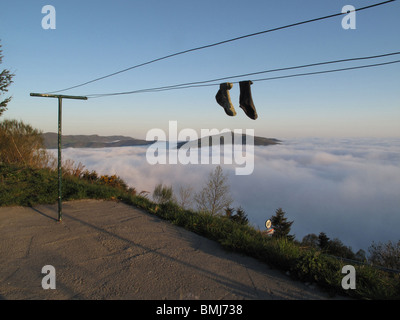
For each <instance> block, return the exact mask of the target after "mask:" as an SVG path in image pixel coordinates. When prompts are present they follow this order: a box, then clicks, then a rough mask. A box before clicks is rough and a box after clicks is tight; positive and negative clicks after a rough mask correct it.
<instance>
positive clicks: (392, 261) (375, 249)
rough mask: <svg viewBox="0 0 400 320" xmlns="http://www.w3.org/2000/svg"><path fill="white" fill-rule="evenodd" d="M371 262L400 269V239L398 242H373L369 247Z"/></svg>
mask: <svg viewBox="0 0 400 320" xmlns="http://www.w3.org/2000/svg"><path fill="white" fill-rule="evenodd" d="M368 251H369V253H370V257H369V259H368V260H369V262H371V263H372V264H374V265H378V266H381V267H385V268H389V269H396V270H400V240H399V241H398V242H397V244H396V243H393V242H391V241H388V242H387V243H380V242H379V243H378V244H376V243H375V242H373V243H372V245H371V246H370V247H369V248H368Z"/></svg>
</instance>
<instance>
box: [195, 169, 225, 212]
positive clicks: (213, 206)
mask: <svg viewBox="0 0 400 320" xmlns="http://www.w3.org/2000/svg"><path fill="white" fill-rule="evenodd" d="M227 180H228V177H227V176H226V175H224V174H223V172H222V168H221V166H217V167H216V168H215V170H214V171H212V172H211V173H210V175H209V178H208V181H207V183H206V185H205V186H204V188H203V189H202V190H201V191H200V192H199V193H197V194H196V195H195V197H194V201H195V202H196V204H197V208H198V209H199V210H200V211H204V212H208V213H210V214H211V215H221V214H223V212H224V209H225V208H227V207H229V206H230V205H231V203H232V202H233V200H232V198H231V196H230V191H229V185H227Z"/></svg>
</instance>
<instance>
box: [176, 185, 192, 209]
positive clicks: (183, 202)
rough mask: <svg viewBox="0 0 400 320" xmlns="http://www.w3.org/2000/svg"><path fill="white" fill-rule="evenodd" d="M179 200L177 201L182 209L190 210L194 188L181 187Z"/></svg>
mask: <svg viewBox="0 0 400 320" xmlns="http://www.w3.org/2000/svg"><path fill="white" fill-rule="evenodd" d="M178 195H179V199H178V200H177V202H178V205H179V206H180V207H182V209H185V210H186V209H189V208H190V207H191V205H192V198H193V188H192V187H190V186H189V187H183V186H180V187H179V190H178Z"/></svg>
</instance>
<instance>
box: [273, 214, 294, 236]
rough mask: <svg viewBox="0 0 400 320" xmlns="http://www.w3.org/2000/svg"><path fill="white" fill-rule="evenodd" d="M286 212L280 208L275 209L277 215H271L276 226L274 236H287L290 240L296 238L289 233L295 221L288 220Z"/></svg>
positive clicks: (274, 226)
mask: <svg viewBox="0 0 400 320" xmlns="http://www.w3.org/2000/svg"><path fill="white" fill-rule="evenodd" d="M285 214H286V212H285V211H283V210H282V208H278V209H277V210H276V211H275V216H272V217H271V224H272V226H273V228H274V234H273V236H274V237H277V238H283V237H285V238H287V239H288V240H294V236H293V235H289V232H290V228H291V227H292V224H293V221H287V218H286V217H285Z"/></svg>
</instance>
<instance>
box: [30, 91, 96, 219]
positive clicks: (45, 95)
mask: <svg viewBox="0 0 400 320" xmlns="http://www.w3.org/2000/svg"><path fill="white" fill-rule="evenodd" d="M30 96H31V97H41V98H57V99H58V221H61V220H62V196H61V195H62V161H61V149H62V125H61V124H62V99H75V100H87V99H88V98H87V97H83V96H67V95H62V94H47V93H31V94H30Z"/></svg>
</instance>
